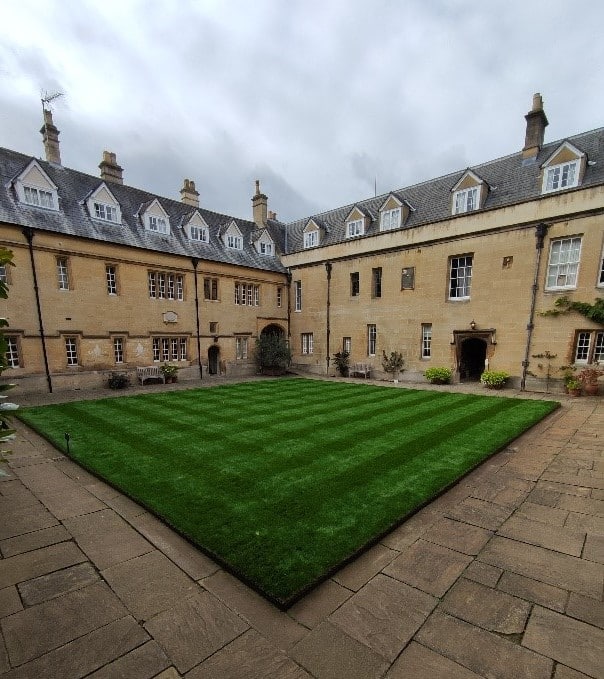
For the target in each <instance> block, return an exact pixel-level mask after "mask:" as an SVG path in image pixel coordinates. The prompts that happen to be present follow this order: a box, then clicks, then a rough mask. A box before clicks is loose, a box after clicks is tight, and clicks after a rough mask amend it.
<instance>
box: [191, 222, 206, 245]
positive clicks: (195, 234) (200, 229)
mask: <svg viewBox="0 0 604 679" xmlns="http://www.w3.org/2000/svg"><path fill="white" fill-rule="evenodd" d="M188 236H189V240H193V241H195V242H197V243H209V242H210V234H209V231H208V227H207V226H199V225H198V224H189V229H188Z"/></svg>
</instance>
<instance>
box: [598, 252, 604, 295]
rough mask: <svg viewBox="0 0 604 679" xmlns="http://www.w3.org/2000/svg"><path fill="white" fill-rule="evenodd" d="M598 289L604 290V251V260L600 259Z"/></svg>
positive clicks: (603, 254)
mask: <svg viewBox="0 0 604 679" xmlns="http://www.w3.org/2000/svg"><path fill="white" fill-rule="evenodd" d="M596 287H598V288H604V250H603V251H602V258H601V259H600V271H599V276H598V282H597V283H596Z"/></svg>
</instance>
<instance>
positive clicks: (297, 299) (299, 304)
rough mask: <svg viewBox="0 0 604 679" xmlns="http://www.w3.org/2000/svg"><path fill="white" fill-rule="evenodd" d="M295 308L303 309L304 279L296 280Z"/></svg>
mask: <svg viewBox="0 0 604 679" xmlns="http://www.w3.org/2000/svg"><path fill="white" fill-rule="evenodd" d="M294 295H295V296H294V310H295V311H302V281H295V282H294Z"/></svg>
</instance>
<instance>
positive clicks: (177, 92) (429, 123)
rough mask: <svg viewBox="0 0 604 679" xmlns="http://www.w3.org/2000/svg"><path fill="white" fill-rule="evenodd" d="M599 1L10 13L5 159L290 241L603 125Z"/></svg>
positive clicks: (126, 0) (184, 3) (0, 63)
mask: <svg viewBox="0 0 604 679" xmlns="http://www.w3.org/2000/svg"><path fill="white" fill-rule="evenodd" d="M603 27H604V3H601V2H599V1H598V0H574V1H573V2H572V3H571V2H568V1H567V0H547V1H545V0H505V1H501V2H500V1H495V0H493V1H490V2H464V1H462V0H429V1H428V0H398V1H395V0H364V1H362V2H361V1H360V0H321V1H317V0H254V1H253V2H250V1H249V0H232V1H229V0H223V1H220V0H1V12H0V146H4V147H8V148H11V149H14V150H17V151H21V152H23V153H26V154H29V155H33V156H43V147H42V140H41V139H42V138H41V135H40V134H39V132H38V130H39V129H40V127H41V123H42V113H41V104H40V94H41V92H43V91H46V92H50V93H52V92H55V91H60V92H63V93H64V95H65V96H64V97H62V98H60V99H58V100H57V101H56V102H55V103H54V105H53V116H54V121H55V124H56V125H57V127H58V128H59V129H60V131H61V137H60V140H61V156H62V161H63V165H66V166H68V167H72V168H75V169H78V170H81V171H83V172H87V173H91V174H95V175H97V174H98V173H99V170H98V163H99V162H100V160H101V155H102V151H103V150H104V149H106V150H109V151H113V152H114V153H116V154H117V160H118V163H119V164H120V165H121V166H122V167H123V168H124V181H125V183H126V184H129V185H132V186H136V187H139V188H144V189H146V190H149V191H152V192H154V193H157V194H159V195H160V196H166V197H169V198H175V199H179V198H180V194H179V191H180V189H181V187H182V184H183V179H184V178H185V177H187V178H189V179H193V180H194V181H195V183H196V185H197V190H198V191H199V192H200V200H201V204H202V206H203V207H206V208H208V209H211V210H215V211H218V212H225V213H227V214H232V215H235V216H238V217H244V218H248V219H249V218H251V203H250V199H251V196H252V194H253V190H254V179H256V178H258V179H260V180H261V182H262V190H263V192H264V193H266V194H267V195H268V197H269V209H271V210H274V211H276V212H277V214H278V217H279V218H280V219H282V220H283V221H290V220H293V219H296V218H300V217H305V216H310V215H311V214H313V213H316V212H319V211H323V210H327V209H331V208H335V207H338V206H341V205H345V204H348V203H352V202H354V201H356V200H361V199H363V198H367V197H369V196H372V195H374V183H375V182H376V181H377V192H378V193H379V194H381V193H385V192H387V191H389V190H391V189H396V188H401V187H404V186H408V185H410V184H414V183H416V182H419V181H422V180H424V179H430V178H432V177H437V176H440V175H443V174H446V173H448V172H451V171H454V170H458V169H463V168H465V167H468V166H471V165H476V164H479V163H481V162H484V161H487V160H491V159H494V158H497V157H499V156H503V155H507V154H509V153H513V152H516V151H519V150H520V149H521V148H522V146H523V144H524V132H525V121H524V114H525V113H526V112H527V111H528V110H529V109H530V106H531V103H532V95H533V93H534V92H541V94H542V95H543V99H544V104H545V111H546V114H547V116H548V119H549V122H550V125H549V127H548V128H547V130H546V140H549V141H553V140H556V139H560V138H563V137H566V136H570V135H572V134H576V133H578V132H584V131H587V130H591V129H593V128H596V127H600V126H601V125H603V124H604V120H603V115H602V112H603V111H604V83H603V82H602V80H603V75H604V47H603V46H604V40H603V39H602V30H603Z"/></svg>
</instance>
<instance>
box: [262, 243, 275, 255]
mask: <svg viewBox="0 0 604 679" xmlns="http://www.w3.org/2000/svg"><path fill="white" fill-rule="evenodd" d="M260 254H261V255H272V254H273V244H272V243H265V242H264V241H262V242H261V243H260Z"/></svg>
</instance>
